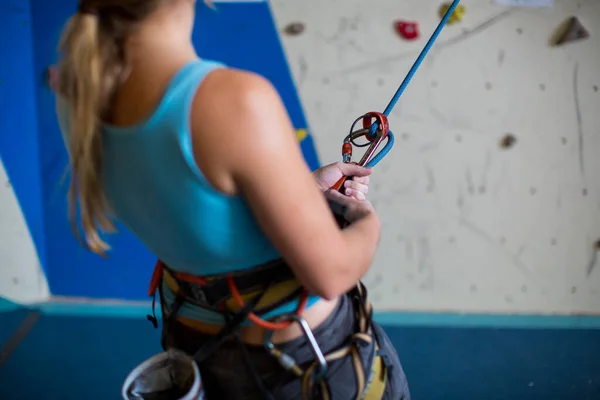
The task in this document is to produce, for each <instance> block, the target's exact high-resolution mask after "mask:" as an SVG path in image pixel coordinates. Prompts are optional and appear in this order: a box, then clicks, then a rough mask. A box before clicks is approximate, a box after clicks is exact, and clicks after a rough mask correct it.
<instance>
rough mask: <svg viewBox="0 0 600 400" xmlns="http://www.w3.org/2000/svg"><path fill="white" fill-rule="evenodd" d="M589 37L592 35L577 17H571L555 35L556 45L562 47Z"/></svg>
mask: <svg viewBox="0 0 600 400" xmlns="http://www.w3.org/2000/svg"><path fill="white" fill-rule="evenodd" d="M589 37H590V33H589V32H588V30H587V29H585V27H584V26H583V25H582V24H581V21H579V19H578V18H577V17H570V18H568V19H567V20H566V21H564V22H563V23H562V24H561V25H560V26H559V27H558V29H557V31H556V33H555V40H554V45H556V46H560V45H563V44H565V43H569V42H574V41H576V40H581V39H587V38H589Z"/></svg>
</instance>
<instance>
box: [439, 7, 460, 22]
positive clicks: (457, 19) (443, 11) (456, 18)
mask: <svg viewBox="0 0 600 400" xmlns="http://www.w3.org/2000/svg"><path fill="white" fill-rule="evenodd" d="M451 4H452V3H444V4H442V6H441V7H440V18H443V17H444V14H446V11H448V9H449V8H450V5H451ZM465 11H466V9H465V6H463V5H462V4H459V5H458V6H457V7H456V8H455V9H454V12H452V14H451V15H450V18H448V25H453V24H455V23H457V22H460V21H462V19H463V17H464V15H465Z"/></svg>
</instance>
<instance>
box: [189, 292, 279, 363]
mask: <svg viewBox="0 0 600 400" xmlns="http://www.w3.org/2000/svg"><path fill="white" fill-rule="evenodd" d="M269 287H270V285H267V287H266V288H265V289H264V290H263V291H262V292H261V293H260V294H259V295H258V296H255V297H254V298H253V299H252V300H250V301H248V302H246V304H245V305H244V307H243V308H242V309H241V310H240V311H238V312H237V313H235V314H233V315H227V316H226V318H227V319H228V321H227V322H226V323H225V325H224V326H223V328H222V329H221V330H220V331H219V333H217V334H216V335H214V336H211V338H210V339H209V340H207V341H206V342H204V343H203V344H202V346H200V348H199V349H198V350H196V353H194V360H196V362H197V363H201V362H203V361H204V360H206V359H207V358H208V357H210V355H211V354H212V353H214V352H215V351H216V350H217V349H218V348H219V347H220V346H221V345H222V344H223V343H225V342H226V341H227V340H228V339H229V338H230V337H231V336H232V335H233V334H235V333H236V332H237V331H238V329H239V328H240V326H241V324H242V322H244V320H245V319H246V318H248V315H249V314H250V313H251V312H252V310H253V308H254V307H255V306H256V304H258V302H259V301H260V300H261V299H262V297H263V296H264V295H265V293H266V292H267V291H268V289H269Z"/></svg>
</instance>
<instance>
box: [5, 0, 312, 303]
mask: <svg viewBox="0 0 600 400" xmlns="http://www.w3.org/2000/svg"><path fill="white" fill-rule="evenodd" d="M214 3H215V5H216V11H213V10H211V9H209V8H207V7H205V6H203V5H201V4H199V5H198V13H197V22H196V30H195V32H194V38H193V39H194V43H195V45H196V47H197V49H198V52H199V53H200V55H201V56H202V57H204V58H208V59H217V60H220V61H223V62H225V63H227V64H229V65H230V66H233V67H237V68H243V69H248V70H251V71H255V72H258V73H260V74H262V75H264V76H266V77H267V78H268V79H270V80H271V81H272V82H273V83H274V85H275V86H276V87H277V89H278V91H279V93H280V95H281V97H282V99H283V101H284V102H285V104H286V107H287V109H288V112H289V114H290V117H291V119H292V122H293V124H294V126H295V128H296V132H297V137H298V141H299V145H300V146H301V148H302V150H303V153H304V156H305V159H306V161H307V163H308V164H309V166H310V167H311V168H313V169H314V168H317V167H318V166H319V162H318V158H317V154H316V151H315V149H314V147H313V142H312V136H311V135H310V133H309V129H308V125H307V123H306V120H305V118H304V114H303V111H302V107H301V105H300V101H299V98H298V95H297V92H296V88H295V85H294V82H293V80H292V76H291V74H290V71H289V68H288V65H287V61H286V59H285V56H284V53H283V49H282V47H281V44H280V41H279V36H278V33H277V30H276V28H275V26H274V24H273V19H272V16H271V11H270V9H269V5H268V3H267V2H265V1H256V0H251V1H247V0H237V1H215V2H214ZM76 5H77V2H76V1H75V0H73V1H63V0H61V1H54V2H47V1H43V0H31V1H30V2H27V1H26V2H22V1H17V0H8V1H4V2H2V3H1V4H0V26H1V28H0V29H1V30H2V32H3V34H2V35H0V45H2V49H3V57H7V58H3V59H2V62H0V104H2V117H1V118H0V131H2V135H0V154H1V156H2V162H3V166H4V168H0V183H1V184H2V187H0V209H1V211H0V218H1V219H0V234H2V237H3V238H5V239H3V240H2V243H1V244H0V257H1V260H2V269H1V270H0V296H4V297H8V298H10V299H12V300H15V301H18V302H32V301H38V300H40V299H44V298H48V296H49V293H51V294H52V295H53V296H69V297H86V298H115V299H126V300H137V299H146V298H147V297H146V287H147V283H148V281H149V279H150V275H151V273H152V268H153V266H154V262H155V259H154V257H153V256H152V255H151V254H150V253H149V252H148V251H147V250H146V249H145V248H144V246H143V245H142V244H141V243H139V242H138V241H137V240H136V239H135V238H134V237H133V236H132V235H131V234H129V233H128V232H127V230H126V229H125V228H124V227H119V229H120V233H119V234H118V235H114V236H112V237H110V239H109V240H110V243H111V245H112V247H113V251H112V252H111V254H110V257H109V258H108V259H106V260H105V259H102V258H100V257H98V256H95V255H92V254H90V253H88V252H87V251H85V250H83V249H82V247H81V246H80V245H79V244H78V242H77V241H76V240H75V238H74V236H73V234H72V232H71V229H70V226H69V223H68V221H67V218H66V216H67V206H66V190H67V185H66V184H67V182H65V181H64V180H63V178H64V173H65V170H66V167H67V161H68V160H67V155H66V152H65V149H64V145H63V142H62V139H61V135H60V132H59V130H58V124H57V121H56V116H55V112H54V96H53V94H52V92H51V91H50V90H49V89H48V88H47V87H46V85H45V71H46V68H47V67H48V66H49V65H51V64H54V63H55V62H56V60H57V59H56V45H57V42H58V38H59V35H60V32H61V29H62V26H63V24H64V22H65V21H66V19H67V18H68V17H69V16H70V15H71V13H72V12H73V10H75V9H76ZM5 60H6V61H5ZM48 286H49V289H50V290H48Z"/></svg>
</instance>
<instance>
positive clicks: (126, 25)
mask: <svg viewBox="0 0 600 400" xmlns="http://www.w3.org/2000/svg"><path fill="white" fill-rule="evenodd" d="M164 1H166V0H81V1H80V9H79V11H78V12H77V13H75V14H74V15H73V16H72V17H71V19H70V20H69V21H68V22H67V24H66V26H65V28H64V30H63V33H62V37H61V39H60V43H59V52H60V53H61V55H62V59H61V61H60V63H59V72H58V88H57V89H58V92H59V93H60V94H61V95H62V96H63V97H64V98H65V100H66V102H67V104H68V108H69V110H70V133H71V134H70V142H69V143H68V144H67V145H68V147H69V154H70V163H71V181H70V185H69V194H68V200H69V219H70V221H71V226H72V228H73V231H74V233H75V235H76V237H77V239H78V240H79V241H80V242H81V243H82V244H83V245H84V246H85V247H86V248H88V249H89V250H91V251H92V252H94V253H96V254H100V255H103V256H104V255H105V252H106V251H107V250H108V249H109V248H110V247H109V246H108V244H107V243H106V242H105V241H104V240H102V238H101V237H100V233H99V231H100V230H102V231H104V232H112V231H114V228H115V227H114V223H113V222H112V219H111V218H110V217H109V215H108V214H109V213H108V201H107V198H106V195H105V192H104V189H103V187H102V180H101V170H102V135H101V132H100V122H101V121H102V120H103V119H104V118H106V117H108V113H109V112H110V103H111V100H112V98H113V96H114V94H115V91H116V89H117V88H118V86H119V84H120V82H121V81H122V79H123V78H124V75H125V71H126V69H127V65H128V62H127V57H126V54H125V50H124V44H125V40H126V38H127V37H128V36H129V35H130V34H131V32H132V31H133V30H134V29H135V27H136V26H137V25H138V23H139V22H140V21H142V20H143V19H144V18H145V17H147V16H148V15H149V14H150V13H151V12H152V11H153V10H155V9H156V8H157V7H158V5H159V4H160V3H161V2H164ZM77 206H79V215H80V218H81V225H82V230H83V236H84V238H85V240H82V237H81V234H80V232H79V229H78V227H77Z"/></svg>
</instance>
